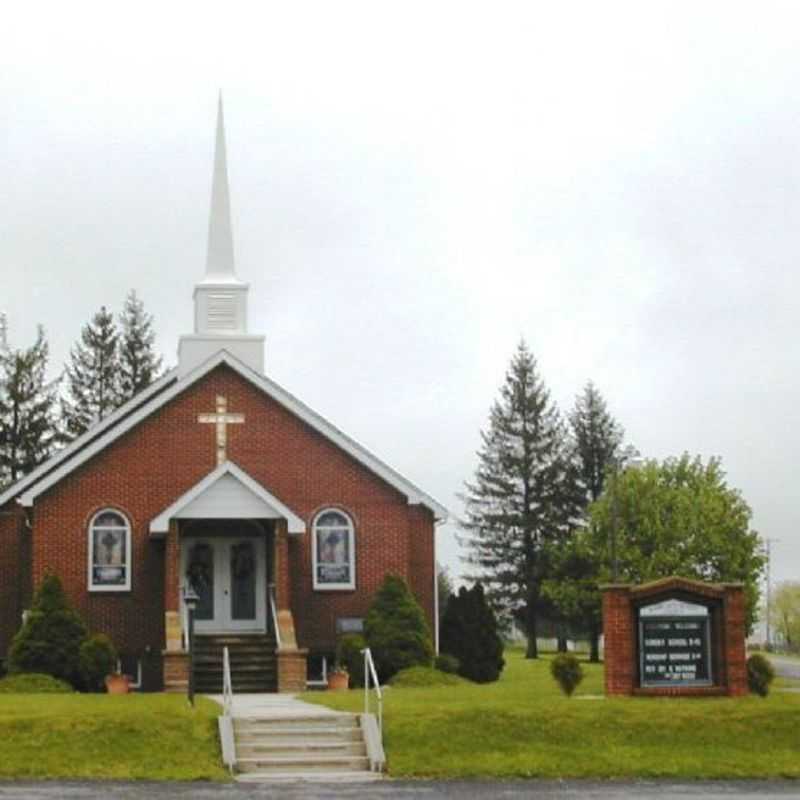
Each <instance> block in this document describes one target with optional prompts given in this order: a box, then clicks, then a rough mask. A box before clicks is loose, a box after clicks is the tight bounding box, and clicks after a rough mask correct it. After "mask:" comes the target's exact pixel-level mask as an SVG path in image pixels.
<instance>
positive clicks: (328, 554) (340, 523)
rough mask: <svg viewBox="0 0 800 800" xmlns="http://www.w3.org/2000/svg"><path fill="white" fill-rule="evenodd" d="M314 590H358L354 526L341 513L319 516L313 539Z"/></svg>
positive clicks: (333, 512) (325, 513)
mask: <svg viewBox="0 0 800 800" xmlns="http://www.w3.org/2000/svg"><path fill="white" fill-rule="evenodd" d="M312 554H313V560H314V588H315V589H355V588H356V576H355V541H354V536H353V523H352V522H351V520H350V517H348V516H347V515H346V514H344V513H343V512H341V511H336V510H332V509H329V510H327V511H322V512H321V513H319V514H318V515H317V518H316V520H315V521H314V538H313V549H312Z"/></svg>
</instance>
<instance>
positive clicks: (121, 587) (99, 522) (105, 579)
mask: <svg viewBox="0 0 800 800" xmlns="http://www.w3.org/2000/svg"><path fill="white" fill-rule="evenodd" d="M130 588H131V526H130V523H129V522H128V520H127V518H126V517H125V516H124V515H123V514H121V513H120V512H119V511H115V510H114V509H105V510H103V511H99V512H98V513H97V514H95V515H94V517H92V521H91V522H90V523H89V590H90V591H95V592H113V591H126V590H128V589H130Z"/></svg>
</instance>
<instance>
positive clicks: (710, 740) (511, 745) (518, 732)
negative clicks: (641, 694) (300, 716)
mask: <svg viewBox="0 0 800 800" xmlns="http://www.w3.org/2000/svg"><path fill="white" fill-rule="evenodd" d="M506 660H507V666H506V669H505V671H504V673H503V676H502V678H501V680H500V681H498V682H497V683H495V684H489V685H485V686H477V685H469V686H466V687H452V688H451V687H442V688H431V689H393V688H391V687H390V688H389V689H387V690H386V693H385V711H384V713H385V744H386V749H387V757H388V763H389V772H390V774H391V775H393V776H395V777H401V776H403V777H440V778H456V777H489V776H502V777H531V776H536V777H549V778H555V777H586V778H588V777H596V778H615V777H619V778H625V777H647V778H656V777H664V778H755V777H762V778H766V777H791V778H800V734H798V731H800V694H787V693H779V692H774V693H773V694H771V695H770V697H768V698H767V699H761V698H759V697H746V698H741V699H735V700H734V699H729V698H704V699H675V698H615V699H596V696H597V695H602V666H601V665H591V664H585V665H584V666H585V669H586V672H587V677H586V679H585V680H584V682H583V683H582V684H581V686H580V687H579V689H578V691H577V692H576V695H575V696H574V697H573V698H571V699H567V698H565V697H563V696H562V695H561V694H560V693H559V692H558V690H557V688H556V686H555V684H554V682H553V681H552V679H551V678H550V675H549V670H548V668H549V662H548V660H547V659H542V660H540V661H526V660H525V659H524V658H523V654H522V652H521V651H519V650H511V651H507V652H506ZM592 696H595V697H592ZM303 698H304V699H307V700H310V701H312V702H317V703H320V704H322V705H326V706H328V707H330V708H336V709H341V710H348V711H359V710H362V709H363V691H361V690H352V691H350V692H346V693H345V692H341V693H336V694H334V693H331V692H318V693H315V692H308V693H306V694H305V695H303Z"/></svg>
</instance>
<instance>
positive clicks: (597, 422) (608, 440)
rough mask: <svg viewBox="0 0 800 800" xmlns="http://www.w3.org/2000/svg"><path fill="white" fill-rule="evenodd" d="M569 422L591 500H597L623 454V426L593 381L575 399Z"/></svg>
mask: <svg viewBox="0 0 800 800" xmlns="http://www.w3.org/2000/svg"><path fill="white" fill-rule="evenodd" d="M569 424H570V428H571V429H572V435H573V439H574V444H575V451H576V454H577V456H578V463H579V465H580V471H581V477H582V479H583V482H584V484H585V486H586V490H587V493H588V500H589V501H591V502H594V501H595V500H597V498H598V497H600V495H601V494H602V493H603V483H604V481H605V477H606V475H607V473H608V471H609V469H611V468H612V467H613V466H614V464H615V462H616V459H617V457H618V455H619V451H620V447H621V446H622V437H623V430H622V428H621V427H620V425H619V424H617V421H616V420H615V419H614V417H612V416H611V414H610V413H609V412H608V407H607V406H606V401H605V400H604V399H603V396H602V395H601V394H600V392H599V391H598V390H597V389H596V388H595V385H594V384H593V383H592V382H591V381H589V383H587V384H586V387H585V388H584V390H583V394H582V395H579V396H578V397H577V398H576V399H575V407H574V408H573V410H572V412H571V413H570V415H569Z"/></svg>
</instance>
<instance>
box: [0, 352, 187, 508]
mask: <svg viewBox="0 0 800 800" xmlns="http://www.w3.org/2000/svg"><path fill="white" fill-rule="evenodd" d="M177 375H178V369H177V367H173V368H172V369H171V370H169V371H168V372H165V373H164V374H163V375H162V376H161V377H160V378H159V379H158V380H156V381H154V382H153V383H151V384H150V385H149V386H148V387H147V388H146V389H142V391H141V392H139V394H137V395H135V396H134V397H132V398H131V399H130V400H128V402H127V403H125V404H124V405H121V406H120V407H119V408H118V409H116V411H114V412H112V413H111V414H109V415H108V416H107V417H103V419H101V420H100V421H99V422H98V423H97V424H96V425H93V426H92V427H91V428H89V429H88V430H87V431H86V432H85V433H82V434H81V435H80V436H79V437H78V438H77V439H75V440H74V441H73V442H71V443H70V444H68V445H67V446H66V447H65V448H63V449H62V450H59V451H58V452H57V453H54V454H53V455H52V456H51V457H50V458H48V459H47V461H45V462H44V463H43V464H40V465H39V466H38V467H37V468H36V469H35V470H33V472H29V473H28V474H27V475H26V476H25V477H24V478H20V479H19V480H18V481H17V482H16V483H15V484H12V485H11V486H9V487H8V489H6V490H5V492H3V493H2V494H0V506H3V505H5V504H6V503H7V502H8V501H9V500H12V499H13V498H14V497H17V496H18V495H19V494H20V493H21V492H23V491H24V490H25V489H28V488H29V487H33V486H34V485H35V484H36V482H37V481H38V480H40V479H41V478H42V476H44V475H46V474H47V473H48V472H50V470H52V469H53V468H54V467H55V465H56V464H59V463H61V462H66V461H67V460H69V459H70V458H71V457H72V456H73V455H75V454H76V453H77V452H78V451H80V450H81V448H83V447H84V446H85V445H86V443H87V442H88V441H91V440H92V439H96V438H97V437H98V436H99V435H101V434H102V433H103V431H105V430H108V428H110V427H113V426H114V425H115V424H116V423H117V422H118V421H119V420H120V419H121V418H122V417H124V416H125V415H126V414H129V413H130V409H131V408H132V407H135V406H140V405H142V404H143V403H146V402H147V400H148V398H150V397H152V396H153V395H154V394H156V393H157V392H159V391H160V390H161V389H162V388H163V387H164V386H165V385H166V384H168V383H169V382H170V381H173V380H176V378H177ZM37 494H38V493H37ZM34 496H35V495H34ZM21 502H22V504H23V505H30V504H29V503H27V504H26V503H25V502H24V501H21Z"/></svg>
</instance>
